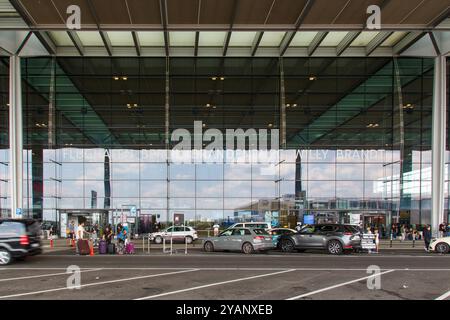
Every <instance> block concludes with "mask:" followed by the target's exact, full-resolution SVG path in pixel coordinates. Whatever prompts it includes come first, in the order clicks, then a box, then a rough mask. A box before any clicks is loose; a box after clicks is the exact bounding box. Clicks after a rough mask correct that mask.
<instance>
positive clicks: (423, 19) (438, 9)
mask: <svg viewBox="0 0 450 320" xmlns="http://www.w3.org/2000/svg"><path fill="white" fill-rule="evenodd" d="M449 7H450V1H448V0H442V1H434V2H433V4H431V2H430V1H424V2H422V4H421V5H420V6H419V7H418V8H417V9H416V10H415V11H414V13H413V14H411V15H410V16H409V17H407V18H406V19H405V20H404V21H403V23H405V24H423V23H425V24H430V23H431V22H432V21H433V20H434V19H435V18H437V17H439V16H440V15H441V14H442V12H444V10H445V9H447V8H449Z"/></svg>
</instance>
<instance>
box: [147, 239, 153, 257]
mask: <svg viewBox="0 0 450 320" xmlns="http://www.w3.org/2000/svg"><path fill="white" fill-rule="evenodd" d="M151 245H152V242H151V241H150V236H149V237H148V238H147V250H148V254H150V246H151Z"/></svg>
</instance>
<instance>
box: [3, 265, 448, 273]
mask: <svg viewBox="0 0 450 320" xmlns="http://www.w3.org/2000/svg"><path fill="white" fill-rule="evenodd" d="M194 268H195V269H197V270H199V271H282V270H286V268H287V267H284V268H281V267H280V268H251V267H248V268H246V267H243V268H239V267H235V268H226V267H223V268H221V267H207V268H200V267H195V266H191V267H178V268H172V267H153V268H152V267H148V268H142V267H102V266H93V267H90V268H80V270H92V269H102V270H107V271H114V270H118V271H120V270H123V271H146V270H148V271H151V270H155V271H157V270H163V271H164V270H192V269H194ZM66 269H67V268H45V267H42V268H8V269H0V271H2V270H8V271H39V270H41V271H44V270H46V271H51V270H54V271H57V270H66ZM289 269H290V270H296V271H367V268H289ZM388 270H393V271H404V272H407V271H412V272H420V271H424V272H428V271H429V272H433V271H435V272H442V271H444V272H445V271H449V272H450V268H435V269H433V268H431V269H429V268H399V269H396V268H381V269H380V271H388Z"/></svg>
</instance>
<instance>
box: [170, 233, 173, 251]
mask: <svg viewBox="0 0 450 320" xmlns="http://www.w3.org/2000/svg"><path fill="white" fill-rule="evenodd" d="M172 254H173V237H172V236H170V255H172Z"/></svg>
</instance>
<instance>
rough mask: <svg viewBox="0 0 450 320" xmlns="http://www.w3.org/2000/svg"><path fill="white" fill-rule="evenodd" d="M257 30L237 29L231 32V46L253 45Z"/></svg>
mask: <svg viewBox="0 0 450 320" xmlns="http://www.w3.org/2000/svg"><path fill="white" fill-rule="evenodd" d="M255 36H256V32H254V31H251V32H243V31H235V32H233V33H232V34H231V39H230V46H232V47H251V46H252V44H253V40H254V39H255Z"/></svg>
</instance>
